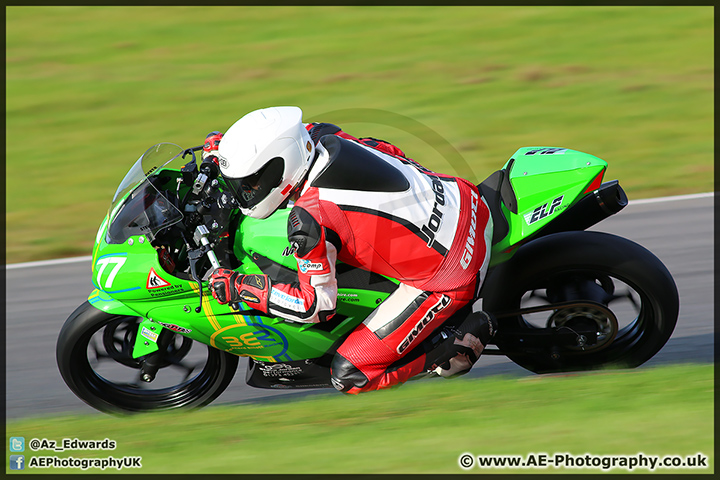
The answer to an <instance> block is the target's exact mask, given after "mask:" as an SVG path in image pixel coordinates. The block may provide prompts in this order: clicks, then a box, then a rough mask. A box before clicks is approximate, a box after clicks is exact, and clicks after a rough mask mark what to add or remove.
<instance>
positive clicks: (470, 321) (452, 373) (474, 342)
mask: <svg viewBox="0 0 720 480" xmlns="http://www.w3.org/2000/svg"><path fill="white" fill-rule="evenodd" d="M496 331H497V320H495V317H493V316H492V315H491V314H489V313H487V312H484V311H478V312H473V313H471V314H470V315H468V316H467V317H466V318H465V320H464V321H463V323H461V324H460V326H459V327H457V328H455V327H447V328H444V329H443V330H442V332H441V333H440V335H439V337H440V339H438V343H437V344H436V345H437V346H435V348H433V349H432V350H431V351H430V352H428V353H427V356H426V359H427V361H426V366H427V367H428V370H434V372H435V373H437V374H438V375H440V376H441V377H445V378H454V377H458V376H460V375H465V374H466V373H468V372H469V371H470V369H471V368H472V366H473V365H474V364H475V362H477V360H478V358H480V354H481V353H482V351H483V349H484V348H485V345H487V344H488V342H489V341H490V339H491V338H492V337H493V336H495V332H496ZM433 343H434V342H433Z"/></svg>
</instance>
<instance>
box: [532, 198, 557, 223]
mask: <svg viewBox="0 0 720 480" xmlns="http://www.w3.org/2000/svg"><path fill="white" fill-rule="evenodd" d="M563 198H564V195H560V196H559V197H557V198H555V199H553V200H552V201H550V202H547V203H543V204H542V205H540V206H538V207H536V208H534V209H533V210H532V211H531V212H530V213H526V214H525V215H524V218H525V222H527V224H528V225H532V224H533V223H535V222H537V221H538V220H542V219H543V218H545V217H549V216H550V215H552V214H553V213H557V212H559V211H560V210H561V208H560V206H561V205H562V201H563Z"/></svg>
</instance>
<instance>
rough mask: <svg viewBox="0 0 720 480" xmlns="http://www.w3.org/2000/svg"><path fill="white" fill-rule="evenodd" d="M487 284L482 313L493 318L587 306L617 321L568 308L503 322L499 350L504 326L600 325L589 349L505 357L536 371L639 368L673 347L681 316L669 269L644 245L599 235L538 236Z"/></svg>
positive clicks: (510, 354)
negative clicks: (561, 305) (599, 307)
mask: <svg viewBox="0 0 720 480" xmlns="http://www.w3.org/2000/svg"><path fill="white" fill-rule="evenodd" d="M487 282H488V285H487V286H488V289H487V290H486V291H485V292H483V293H484V295H483V296H484V297H485V301H484V306H483V308H484V309H486V310H488V311H491V312H501V311H505V312H508V311H516V310H519V309H520V308H524V307H526V306H528V305H529V302H535V305H537V304H538V303H539V304H540V305H542V304H552V303H558V302H567V301H570V302H572V301H582V300H590V301H595V302H598V303H602V304H604V305H605V306H606V307H607V308H608V309H609V310H610V311H611V312H612V313H613V314H614V315H615V317H616V319H617V321H615V320H614V319H607V318H606V319H603V318H602V315H601V314H600V313H599V312H598V311H595V312H593V311H591V310H592V309H589V311H585V312H583V311H577V309H576V311H573V310H572V309H568V310H567V311H562V310H561V311H558V312H556V313H555V314H552V315H551V314H548V313H547V312H546V313H545V315H544V317H543V318H542V319H541V320H540V321H539V322H538V321H537V320H536V321H533V320H532V319H530V318H526V317H523V316H516V317H511V318H505V319H503V320H502V322H501V323H500V325H499V327H498V336H497V337H496V338H495V340H496V342H495V343H496V344H497V346H498V347H499V348H500V349H501V350H502V349H503V348H505V349H506V350H509V349H510V346H509V345H507V344H505V345H504V344H503V338H502V330H503V325H505V326H506V328H507V327H510V328H518V327H519V328H522V329H529V330H532V329H537V328H543V327H548V326H550V327H558V326H560V325H566V326H569V327H573V323H572V322H580V323H582V322H584V326H587V325H588V323H592V322H596V323H597V324H598V325H599V326H600V327H599V328H598V332H597V339H594V340H596V341H595V342H593V344H591V345H587V346H577V345H574V346H568V345H565V346H562V347H559V348H555V349H554V350H546V351H541V352H538V351H533V352H532V353H517V347H516V345H514V346H513V347H514V350H515V353H508V358H510V359H511V360H512V361H513V362H515V363H517V364H518V365H520V366H521V367H523V368H526V369H528V370H530V371H532V372H535V373H555V372H569V371H581V370H596V369H603V368H634V367H637V366H639V365H642V364H643V363H645V362H646V361H647V360H649V359H650V358H652V357H653V356H654V355H655V354H656V353H657V352H658V351H659V350H660V349H661V348H662V347H663V346H664V345H665V343H666V342H667V341H668V339H669V338H670V335H671V334H672V332H673V330H674V328H675V324H676V322H677V317H678V312H679V299H678V292H677V287H676V285H675V281H674V280H673V278H672V276H671V274H670V272H669V271H668V269H667V268H666V267H665V265H663V263H662V262H661V261H660V260H659V259H658V258H657V257H656V256H655V255H654V254H652V253H651V252H650V251H648V250H647V249H645V248H644V247H642V246H641V245H638V244H637V243H634V242H632V241H630V240H628V239H625V238H622V237H618V236H615V235H611V234H607V233H601V232H587V231H579V232H562V233H556V234H552V235H548V236H546V237H541V238H539V239H537V240H535V241H532V242H530V243H529V244H527V245H525V246H523V247H521V248H520V249H519V250H518V252H517V253H516V254H515V256H514V257H513V258H512V259H511V260H510V261H509V262H508V263H507V264H505V265H502V266H501V267H499V268H498V269H497V271H496V272H493V275H492V276H491V277H490V278H488V280H487ZM588 297H593V298H588ZM538 300H539V301H538ZM623 303H625V305H620V306H618V304H623ZM535 305H533V306H535ZM536 315H539V314H536ZM603 328H604V329H605V331H603ZM535 331H536V332H537V330H535Z"/></svg>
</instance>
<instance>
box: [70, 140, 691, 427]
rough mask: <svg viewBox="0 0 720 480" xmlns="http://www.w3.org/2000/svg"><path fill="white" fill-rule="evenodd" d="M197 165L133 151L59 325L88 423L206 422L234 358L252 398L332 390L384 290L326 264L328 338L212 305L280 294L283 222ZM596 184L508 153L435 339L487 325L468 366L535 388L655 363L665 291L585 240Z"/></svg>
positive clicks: (611, 185)
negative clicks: (486, 232) (235, 292)
mask: <svg viewBox="0 0 720 480" xmlns="http://www.w3.org/2000/svg"><path fill="white" fill-rule="evenodd" d="M343 141H346V140H343ZM201 149H202V147H193V148H189V149H183V148H181V147H179V146H177V145H174V144H170V143H160V144H157V145H155V146H153V147H151V148H150V149H148V150H147V151H146V152H145V153H144V154H143V155H142V156H141V157H140V158H139V159H138V160H137V162H135V164H134V165H133V166H132V168H131V169H130V171H129V172H128V173H127V175H126V176H125V178H124V179H123V180H122V182H121V183H120V185H119V187H118V189H117V191H116V193H115V195H114V198H113V201H112V204H111V206H110V208H109V210H108V214H107V215H106V216H105V218H104V220H103V221H102V223H101V225H100V228H99V230H98V232H97V237H96V239H95V246H94V249H93V254H92V281H93V284H94V287H95V289H94V290H93V291H92V293H90V295H89V297H88V299H87V301H86V302H84V303H83V304H82V305H80V306H79V307H78V308H77V309H76V310H75V311H74V312H73V313H72V314H71V315H70V317H69V318H68V319H67V321H66V322H65V324H64V325H63V327H62V329H61V331H60V334H59V337H58V341H57V348H56V358H57V364H58V368H59V370H60V373H61V375H62V378H63V380H64V381H65V383H66V384H67V385H68V387H69V388H70V389H71V390H72V391H73V392H74V393H75V395H77V396H78V397H79V398H80V399H82V400H83V401H84V402H86V403H87V404H89V405H91V406H92V407H94V408H96V409H98V410H100V411H104V412H108V413H119V412H141V411H149V410H163V409H173V408H179V407H201V406H204V405H207V404H209V403H210V402H212V401H213V400H214V399H216V398H217V397H218V396H219V395H220V394H221V393H222V392H223V391H224V390H225V389H226V388H227V386H228V385H229V384H230V382H231V380H232V379H233V377H234V375H235V372H236V369H237V365H238V357H239V356H245V357H249V358H248V367H247V373H246V382H247V384H249V385H251V386H253V387H259V388H275V389H290V388H325V387H332V384H331V382H330V362H331V360H332V357H333V354H334V352H335V351H336V349H337V348H338V346H339V345H340V344H341V343H342V341H343V339H344V338H346V337H347V335H348V334H349V333H350V332H351V331H352V330H353V329H354V328H355V327H356V326H357V325H359V324H360V323H361V322H362V321H363V320H364V319H365V318H366V317H367V316H368V315H369V314H370V312H372V311H373V309H374V308H376V307H377V305H379V304H380V303H382V302H383V300H384V299H385V298H387V296H388V295H389V294H390V293H392V292H393V291H394V290H395V289H396V288H397V286H398V283H399V282H398V281H397V280H396V279H393V278H388V277H384V276H381V275H378V274H375V273H372V272H368V271H365V270H360V269H357V268H354V267H352V266H350V265H347V264H343V263H340V262H339V263H338V265H337V268H336V270H337V281H338V295H337V310H336V311H337V313H336V314H335V316H334V317H332V319H331V320H329V321H328V322H322V323H316V324H303V323H295V322H292V321H289V320H284V319H282V318H275V317H272V316H268V315H266V314H264V313H262V312H259V311H257V310H253V309H250V308H248V307H247V306H246V305H244V304H239V305H237V304H235V305H220V304H218V303H217V302H216V301H214V299H212V298H211V294H210V292H209V289H208V287H207V281H206V280H207V277H208V276H209V273H210V272H211V271H212V270H213V269H214V268H217V267H219V266H220V265H222V266H224V267H228V268H232V269H235V270H238V271H240V272H242V273H246V274H253V273H265V274H268V275H270V277H271V278H273V279H275V280H277V281H280V282H283V283H287V282H292V281H294V280H295V281H296V280H297V263H296V260H295V258H294V257H293V256H292V254H291V250H290V245H289V244H288V240H287V236H286V233H285V232H286V225H287V217H288V214H289V211H290V209H289V206H286V207H285V208H281V209H280V210H278V211H277V212H276V213H274V214H273V215H272V216H270V217H269V218H267V219H265V220H255V219H253V218H249V217H245V216H243V215H242V214H241V213H240V211H239V208H238V205H237V203H236V202H235V200H234V198H233V197H232V196H231V195H229V194H227V193H226V192H225V184H224V181H223V177H222V175H221V174H220V172H219V168H218V166H217V164H215V163H214V162H212V161H201V160H199V159H198V158H196V155H195V154H196V152H198V151H200V150H201ZM363 154H367V155H373V154H372V153H370V152H365V151H364V153H358V155H361V156H362V155H363ZM355 161H357V162H363V159H362V158H356V159H355ZM607 166H608V164H607V163H606V162H605V161H604V160H601V159H600V158H597V157H595V156H592V155H589V154H586V153H582V152H579V151H574V150H570V149H566V148H553V147H524V148H520V149H519V150H517V151H516V152H515V153H514V154H513V155H512V157H511V158H510V160H508V161H507V162H506V163H505V165H504V166H503V168H502V169H500V170H498V171H496V172H494V173H493V174H492V175H490V177H488V178H487V179H486V180H485V181H483V182H482V183H481V184H480V185H479V190H480V192H481V193H482V195H483V197H484V198H485V200H486V202H487V203H488V205H489V207H490V212H491V218H492V221H493V224H494V229H493V237H492V250H491V258H490V267H489V270H488V273H487V276H486V280H485V282H484V283H483V285H482V288H481V289H480V291H479V292H477V300H476V301H475V302H473V303H472V304H471V305H468V306H467V307H465V308H464V309H462V310H461V311H459V312H458V313H457V314H456V315H455V316H453V317H452V318H451V319H450V320H449V321H448V322H447V323H446V325H447V324H451V325H452V324H453V322H457V323H460V322H461V321H462V319H463V318H464V316H465V315H466V314H467V313H468V312H469V310H470V309H478V308H481V309H483V310H485V311H488V312H491V313H493V314H494V315H495V317H496V318H497V320H498V329H497V333H496V335H495V337H494V339H493V340H492V342H491V344H490V345H488V346H486V348H485V350H484V352H483V355H505V356H507V357H508V358H509V359H510V360H512V361H513V362H515V363H517V364H518V365H520V366H522V367H524V368H525V369H528V370H530V371H532V372H536V373H548V372H567V371H581V370H591V369H601V368H609V367H623V368H628V367H637V366H639V365H641V364H642V363H644V362H645V361H647V360H648V359H650V358H651V357H652V356H653V355H655V354H656V353H657V352H658V351H659V350H660V349H661V348H662V347H663V345H664V344H665V343H666V342H667V340H668V338H669V337H670V335H671V334H672V332H673V329H674V327H675V323H676V321H677V316H678V308H679V307H678V304H679V301H678V292H677V288H676V286H675V282H674V280H673V278H672V276H671V275H670V272H669V271H668V270H667V268H666V267H665V266H664V265H663V264H662V262H661V261H660V260H659V259H658V258H657V257H655V255H653V254H652V253H651V252H650V251H648V250H647V249H645V248H644V247H642V246H640V245H638V244H636V243H634V242H632V241H630V240H627V239H625V238H622V237H619V236H615V235H611V234H608V233H601V232H595V231H586V229H587V228H588V227H590V226H592V225H595V224H596V223H598V222H600V221H601V220H603V219H605V218H607V217H609V216H610V215H613V214H615V213H617V212H619V211H620V210H621V209H622V208H624V207H625V206H626V205H627V196H626V195H625V193H624V191H623V189H622V188H621V187H620V185H619V183H618V181H617V180H614V181H609V182H604V181H603V178H604V175H605V172H606V169H607ZM433 335H435V336H437V332H434V333H433V334H431V336H430V338H428V339H427V340H426V341H434V339H435V337H434V336H433ZM418 348H422V346H420V347H418ZM431 375H432V374H430V373H428V374H426V375H425V376H431Z"/></svg>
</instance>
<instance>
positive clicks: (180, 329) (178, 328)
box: [157, 322, 192, 333]
mask: <svg viewBox="0 0 720 480" xmlns="http://www.w3.org/2000/svg"><path fill="white" fill-rule="evenodd" d="M157 323H159V324H160V325H162V326H163V327H165V328H167V329H168V330H172V331H173V332H177V333H190V332H192V330H191V329H189V328H185V327H181V326H180V325H175V324H174V323H164V322H157Z"/></svg>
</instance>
